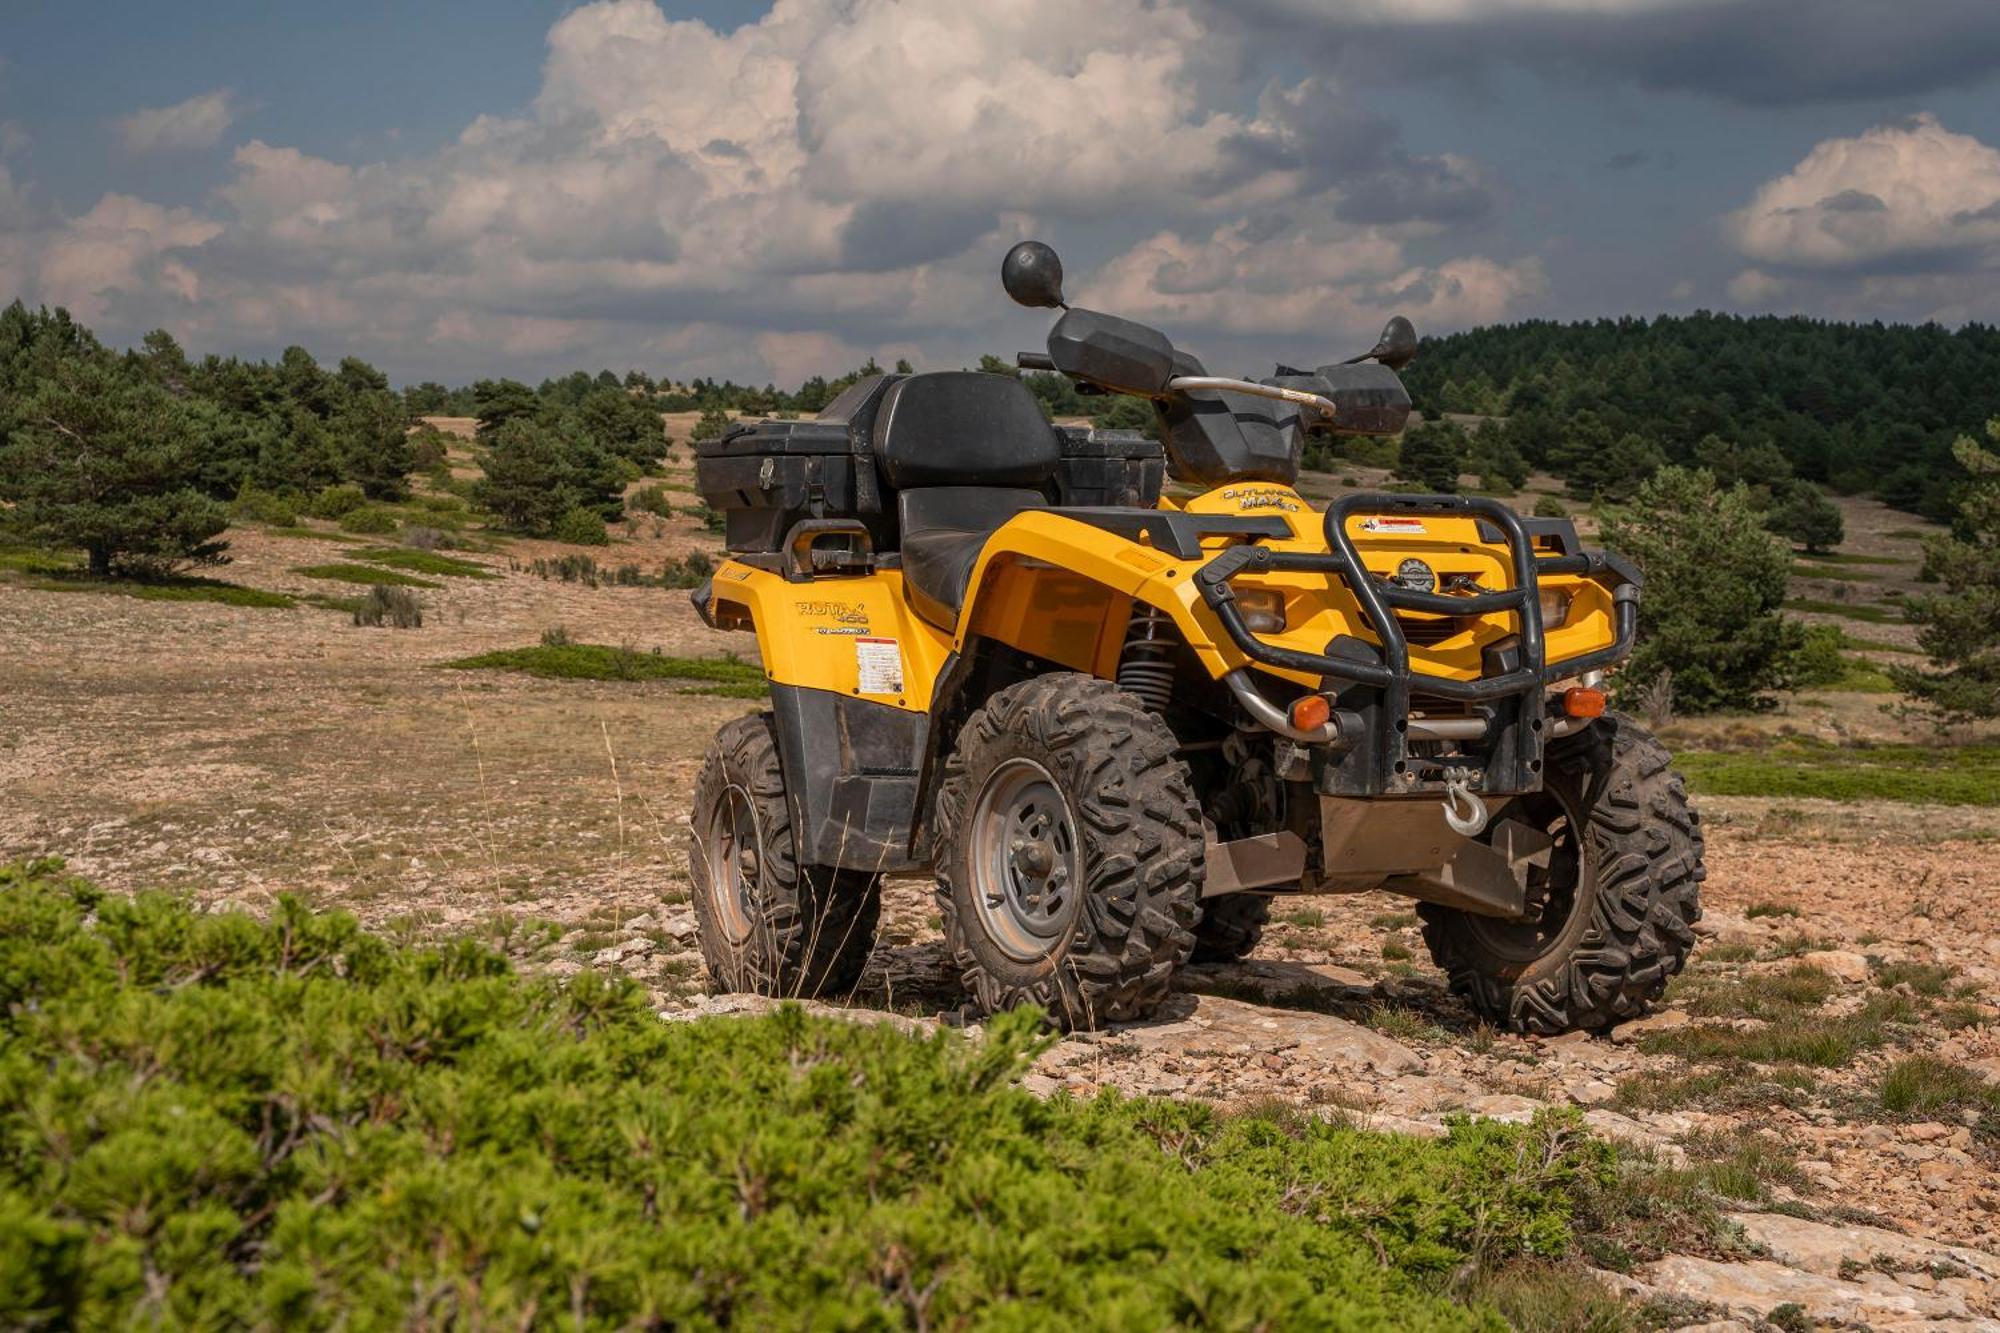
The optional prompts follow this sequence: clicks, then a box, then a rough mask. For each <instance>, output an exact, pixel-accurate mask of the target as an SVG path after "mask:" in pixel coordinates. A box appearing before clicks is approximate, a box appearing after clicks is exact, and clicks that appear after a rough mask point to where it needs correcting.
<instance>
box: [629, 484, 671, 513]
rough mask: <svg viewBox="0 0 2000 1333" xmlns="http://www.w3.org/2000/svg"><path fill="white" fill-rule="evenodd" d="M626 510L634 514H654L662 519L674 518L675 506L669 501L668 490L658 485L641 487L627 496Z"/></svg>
mask: <svg viewBox="0 0 2000 1333" xmlns="http://www.w3.org/2000/svg"><path fill="white" fill-rule="evenodd" d="M625 508H626V510H627V511H628V512H630V513H634V514H654V515H657V516H658V517H660V518H672V517H673V516H674V506H673V504H672V502H671V501H669V500H668V499H667V488H666V487H664V486H660V485H658V484H655V485H652V486H641V487H640V488H639V489H638V490H636V491H634V492H632V493H631V494H630V495H628V496H626V497H625Z"/></svg>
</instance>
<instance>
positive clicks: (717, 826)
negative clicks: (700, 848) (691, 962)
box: [708, 784, 762, 944]
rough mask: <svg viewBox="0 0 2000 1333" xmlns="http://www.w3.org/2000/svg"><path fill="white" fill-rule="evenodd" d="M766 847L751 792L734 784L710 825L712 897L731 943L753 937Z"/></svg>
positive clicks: (719, 801)
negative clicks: (754, 901)
mask: <svg viewBox="0 0 2000 1333" xmlns="http://www.w3.org/2000/svg"><path fill="white" fill-rule="evenodd" d="M761 857H762V847H761V846H760V844H759V843H758V840H757V815H756V811H755V810H753V809H752V808H751V805H750V796H749V793H747V792H745V791H744V790H743V789H742V788H741V787H738V786H735V785H734V784H732V785H730V786H727V787H724V788H723V789H722V794H721V796H719V797H718V798H717V799H716V802H715V810H714V812H713V813H712V814H711V815H710V817H709V825H708V901H709V906H710V907H711V908H713V909H714V915H715V920H716V924H717V925H719V926H720V927H721V928H722V934H723V937H724V938H725V939H727V940H728V941H729V942H730V943H731V944H742V943H743V942H744V941H745V940H747V939H749V938H750V931H751V928H752V925H753V923H754V921H755V916H754V914H753V913H752V912H751V909H750V893H751V889H752V887H753V886H754V885H755V884H756V883H757V873H758V870H759V861H760V860H761Z"/></svg>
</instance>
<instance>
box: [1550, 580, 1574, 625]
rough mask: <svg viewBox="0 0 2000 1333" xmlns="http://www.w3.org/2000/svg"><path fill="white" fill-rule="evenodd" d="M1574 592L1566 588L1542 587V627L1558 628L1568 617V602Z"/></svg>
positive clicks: (1571, 599) (1572, 599)
mask: <svg viewBox="0 0 2000 1333" xmlns="http://www.w3.org/2000/svg"><path fill="white" fill-rule="evenodd" d="M1575 600H1576V594H1575V593H1574V592H1571V591H1570V590H1569V589H1567V588H1544V589H1542V628H1543V629H1558V628H1560V627H1561V626H1562V623H1563V622H1564V621H1565V620H1568V619H1569V604H1570V603H1571V602H1573V601H1575Z"/></svg>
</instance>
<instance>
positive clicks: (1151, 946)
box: [935, 672, 1203, 1028]
mask: <svg viewBox="0 0 2000 1333" xmlns="http://www.w3.org/2000/svg"><path fill="white" fill-rule="evenodd" d="M1176 748H1177V742H1176V741H1175V739H1174V736H1173V733H1172V732H1171V731H1169V730H1168V729H1167V726H1166V724H1165V723H1164V722H1162V721H1161V720H1160V719H1159V718H1158V716H1156V715H1155V714H1153V713H1151V712H1148V711H1147V710H1146V708H1145V707H1144V705H1142V704H1141V703H1140V702H1139V700H1138V699H1136V698H1134V697H1133V696H1132V695H1129V694H1126V693H1124V692H1122V691H1120V690H1119V689H1118V688H1117V686H1115V685H1113V684H1112V683H1111V682H1110V681H1105V680H1099V679H1097V678H1095V677H1092V676H1085V675H1080V674H1073V673H1068V672H1064V673H1057V674H1052V675H1047V676H1038V677H1036V678H1035V679H1033V680H1028V681H1023V682H1021V683H1020V684H1018V685H1012V686H1009V687H1008V688H1007V689H1004V690H1002V691H1000V692H999V693H998V694H996V695H994V696H993V697H992V698H991V699H989V700H987V701H986V703H985V705H984V706H982V707H981V708H980V709H979V710H978V711H977V712H975V713H973V715H972V716H971V717H970V718H968V719H967V720H966V723H965V726H964V728H963V729H962V730H961V731H960V732H959V735H958V744H957V746H956V748H955V750H954V752H953V753H952V755H951V758H950V759H949V760H948V761H947V763H946V765H945V771H944V778H943V781H942V782H941V783H940V785H939V788H938V796H937V813H936V820H935V827H936V831H937V845H938V846H939V847H940V848H941V849H943V853H944V854H943V856H942V857H941V858H940V863H939V866H938V891H937V898H938V911H939V913H940V915H942V916H943V918H944V934H945V942H946V945H947V946H948V947H949V949H950V950H951V954H952V958H953V961H954V962H955V963H956V965H957V967H958V969H959V971H960V973H961V974H962V976H963V977H964V980H965V988H966V990H967V991H968V992H970V994H971V997H972V1004H973V1006H974V1007H975V1008H976V1009H978V1010H979V1011H981V1012H984V1013H993V1012H996V1011H998V1010H1002V1009H1011V1008H1013V1007H1015V1006H1016V1005H1021V1004H1038V1005H1041V1006H1042V1007H1043V1008H1044V1009H1046V1010H1048V1012H1049V1014H1050V1015H1051V1017H1053V1018H1054V1019H1055V1020H1056V1021H1057V1022H1058V1023H1061V1024H1062V1025H1063V1026H1065V1027H1069V1028H1094V1027H1096V1026H1098V1025H1099V1024H1102V1023H1107V1022H1121V1021H1125V1020H1129V1019H1135V1018H1143V1017H1145V1016H1146V1015H1148V1014H1150V1013H1151V1012H1152V1011H1153V1010H1154V1009H1156V1008H1158V1007H1159V1005H1160V1003H1161V1002H1162V1001H1163V1000H1165V999H1166V997H1167V987H1168V983H1169V981H1170V980H1171V979H1172V976H1173V972H1174V969H1175V968H1177V967H1179V966H1180V965H1181V964H1182V963H1184V962H1186V961H1187V957H1188V953H1189V951H1190V950H1191V949H1193V947H1194V933H1193V932H1194V924H1195V922H1196V921H1197V920H1198V919H1199V917H1200V915H1201V878H1202V868H1203V861H1202V855H1203V834H1202V822H1201V811H1200V809H1199V807H1197V806H1196V804H1195V801H1194V794H1193V786H1192V783H1191V782H1190V780H1189V777H1188V771H1187V767H1186V765H1185V764H1183V763H1182V762H1181V761H1180V760H1179V759H1178V758H1176V757H1175V750H1176Z"/></svg>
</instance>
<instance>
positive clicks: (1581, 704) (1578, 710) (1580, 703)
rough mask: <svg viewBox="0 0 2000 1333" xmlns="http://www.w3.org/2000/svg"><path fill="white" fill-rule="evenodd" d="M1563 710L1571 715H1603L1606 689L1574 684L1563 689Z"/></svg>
mask: <svg viewBox="0 0 2000 1333" xmlns="http://www.w3.org/2000/svg"><path fill="white" fill-rule="evenodd" d="M1563 712H1565V713H1568V714H1569V715H1570V716H1571V717H1603V716H1604V691H1603V690H1598V689H1592V688H1591V687H1590V686H1588V685H1572V686H1571V687H1570V688H1568V689H1566V690H1564V691H1563Z"/></svg>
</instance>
